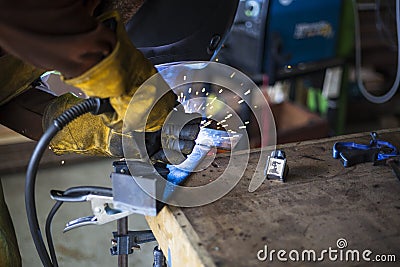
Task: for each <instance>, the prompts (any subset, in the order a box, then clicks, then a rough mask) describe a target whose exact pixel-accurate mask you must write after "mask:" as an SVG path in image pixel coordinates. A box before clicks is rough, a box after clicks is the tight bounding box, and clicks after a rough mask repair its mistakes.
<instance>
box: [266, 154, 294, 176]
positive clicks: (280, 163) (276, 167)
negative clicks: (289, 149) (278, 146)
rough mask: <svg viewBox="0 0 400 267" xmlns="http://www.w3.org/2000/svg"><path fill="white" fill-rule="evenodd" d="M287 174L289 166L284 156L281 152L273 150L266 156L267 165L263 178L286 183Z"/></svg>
mask: <svg viewBox="0 0 400 267" xmlns="http://www.w3.org/2000/svg"><path fill="white" fill-rule="evenodd" d="M288 172H289V166H288V164H287V160H286V154H285V152H284V151H282V150H274V151H272V152H271V155H270V156H268V159H267V164H266V166H265V170H264V176H265V177H266V178H267V179H268V180H275V181H280V182H286V177H287V175H288Z"/></svg>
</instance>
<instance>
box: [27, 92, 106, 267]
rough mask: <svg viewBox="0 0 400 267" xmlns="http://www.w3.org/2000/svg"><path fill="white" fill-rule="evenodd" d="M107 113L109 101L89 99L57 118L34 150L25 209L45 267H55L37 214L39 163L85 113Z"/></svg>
mask: <svg viewBox="0 0 400 267" xmlns="http://www.w3.org/2000/svg"><path fill="white" fill-rule="evenodd" d="M107 111H111V110H110V105H109V103H108V102H107V100H103V99H98V98H89V99H87V100H85V101H83V102H82V103H80V104H78V105H76V106H73V107H71V108H70V109H68V110H67V111H65V112H64V113H63V114H61V115H60V116H59V117H58V118H56V119H55V120H54V122H53V124H51V125H50V126H49V128H48V129H47V130H46V131H45V132H44V134H43V135H42V137H41V138H40V140H39V141H38V143H37V145H36V147H35V149H34V150H33V153H32V156H31V158H30V160H29V163H28V168H27V171H26V181H25V208H26V213H27V217H28V224H29V229H30V232H31V235H32V239H33V242H34V244H35V247H36V250H37V252H38V254H39V257H40V260H41V261H42V264H43V266H45V267H54V265H53V264H52V261H51V259H50V257H49V254H48V251H47V249H46V245H45V243H44V241H43V236H42V233H41V231H40V226H39V222H38V217H37V212H36V202H35V182H36V175H37V171H38V167H39V162H40V160H41V158H42V156H43V153H44V151H45V150H46V149H47V148H48V146H49V144H50V141H51V140H52V139H53V137H54V136H55V135H56V134H57V133H58V132H59V131H60V130H61V129H63V128H64V127H65V126H66V125H67V124H68V123H70V122H71V121H73V120H74V119H76V118H78V117H79V116H81V115H83V114H85V113H89V112H92V113H94V114H100V113H103V112H107Z"/></svg>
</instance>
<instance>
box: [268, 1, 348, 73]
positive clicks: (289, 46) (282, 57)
mask: <svg viewBox="0 0 400 267" xmlns="http://www.w3.org/2000/svg"><path fill="white" fill-rule="evenodd" d="M341 7H342V1H341V0H270V1H269V7H268V15H267V25H266V35H265V37H266V40H265V41H266V42H265V53H264V63H263V66H264V71H265V72H267V73H268V72H269V71H270V68H271V62H270V60H271V58H274V59H275V60H277V61H275V62H276V64H275V67H277V68H280V67H284V66H287V65H292V66H296V65H297V64H299V63H309V62H317V61H323V60H326V59H332V58H334V57H335V56H336V47H337V41H338V34H339V28H340V14H341ZM272 42H275V45H277V43H276V42H279V44H280V45H279V53H274V52H272V51H274V50H273V44H272ZM271 53H274V55H272V54H271Z"/></svg>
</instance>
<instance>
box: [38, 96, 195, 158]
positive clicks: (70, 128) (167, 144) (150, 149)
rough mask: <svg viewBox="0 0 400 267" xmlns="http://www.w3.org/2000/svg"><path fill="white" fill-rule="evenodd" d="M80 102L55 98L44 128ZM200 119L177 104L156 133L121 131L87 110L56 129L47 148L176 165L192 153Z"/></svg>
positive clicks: (66, 98)
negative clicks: (59, 129)
mask: <svg viewBox="0 0 400 267" xmlns="http://www.w3.org/2000/svg"><path fill="white" fill-rule="evenodd" d="M82 101H84V100H83V99H81V98H78V97H75V96H74V95H72V94H65V95H62V96H59V97H57V98H55V99H54V100H53V101H52V102H51V103H50V104H49V105H48V106H47V108H46V110H45V112H44V116H43V128H44V129H47V128H48V127H49V125H50V124H51V123H53V120H54V119H55V118H56V117H58V116H59V115H60V114H61V113H63V112H64V111H66V110H67V109H69V108H71V107H72V106H75V105H77V104H79V103H81V102H82ZM200 121H201V118H200V114H197V113H196V114H188V113H185V112H184V111H183V110H182V109H181V108H179V107H177V108H175V109H174V110H173V111H172V112H171V113H170V115H169V116H168V119H167V120H166V121H165V124H164V125H163V128H162V129H160V130H158V131H156V132H124V133H123V130H122V128H116V127H114V128H110V127H108V126H107V125H106V124H105V123H104V118H103V117H102V116H98V115H92V114H91V113H87V114H84V115H82V116H80V117H78V118H77V119H75V120H73V121H72V122H70V123H69V124H68V125H67V126H65V127H64V128H63V129H62V130H61V131H60V132H58V133H57V135H56V136H55V137H54V138H53V139H52V140H51V143H50V147H51V149H52V150H53V152H55V153H56V154H65V153H77V154H86V155H96V156H99V155H101V156H110V157H119V158H122V157H126V158H135V159H138V158H142V159H145V158H149V159H151V160H152V161H153V162H156V161H162V162H165V163H173V164H178V163H180V162H182V161H183V160H184V159H185V158H186V156H187V155H188V154H190V153H191V151H192V149H193V147H194V145H195V142H194V140H195V139H196V138H197V135H198V133H199V129H200V128H199V125H200ZM141 138H143V139H141Z"/></svg>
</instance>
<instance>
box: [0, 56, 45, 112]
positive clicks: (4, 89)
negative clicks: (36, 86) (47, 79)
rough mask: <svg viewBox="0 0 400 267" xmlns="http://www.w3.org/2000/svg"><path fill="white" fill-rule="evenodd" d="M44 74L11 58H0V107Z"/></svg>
mask: <svg viewBox="0 0 400 267" xmlns="http://www.w3.org/2000/svg"><path fill="white" fill-rule="evenodd" d="M43 73H44V71H43V70H41V69H38V68H36V67H34V66H32V65H30V64H27V63H24V62H23V61H21V60H19V59H17V58H16V57H13V56H11V55H4V56H1V57H0V75H1V79H0V106H1V105H3V104H5V103H7V102H8V101H10V100H11V99H12V98H14V97H16V96H18V95H19V94H21V93H23V92H24V91H25V90H27V89H28V88H29V85H30V84H31V83H32V82H33V81H35V80H36V79H37V78H39V77H40V75H42V74H43Z"/></svg>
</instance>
